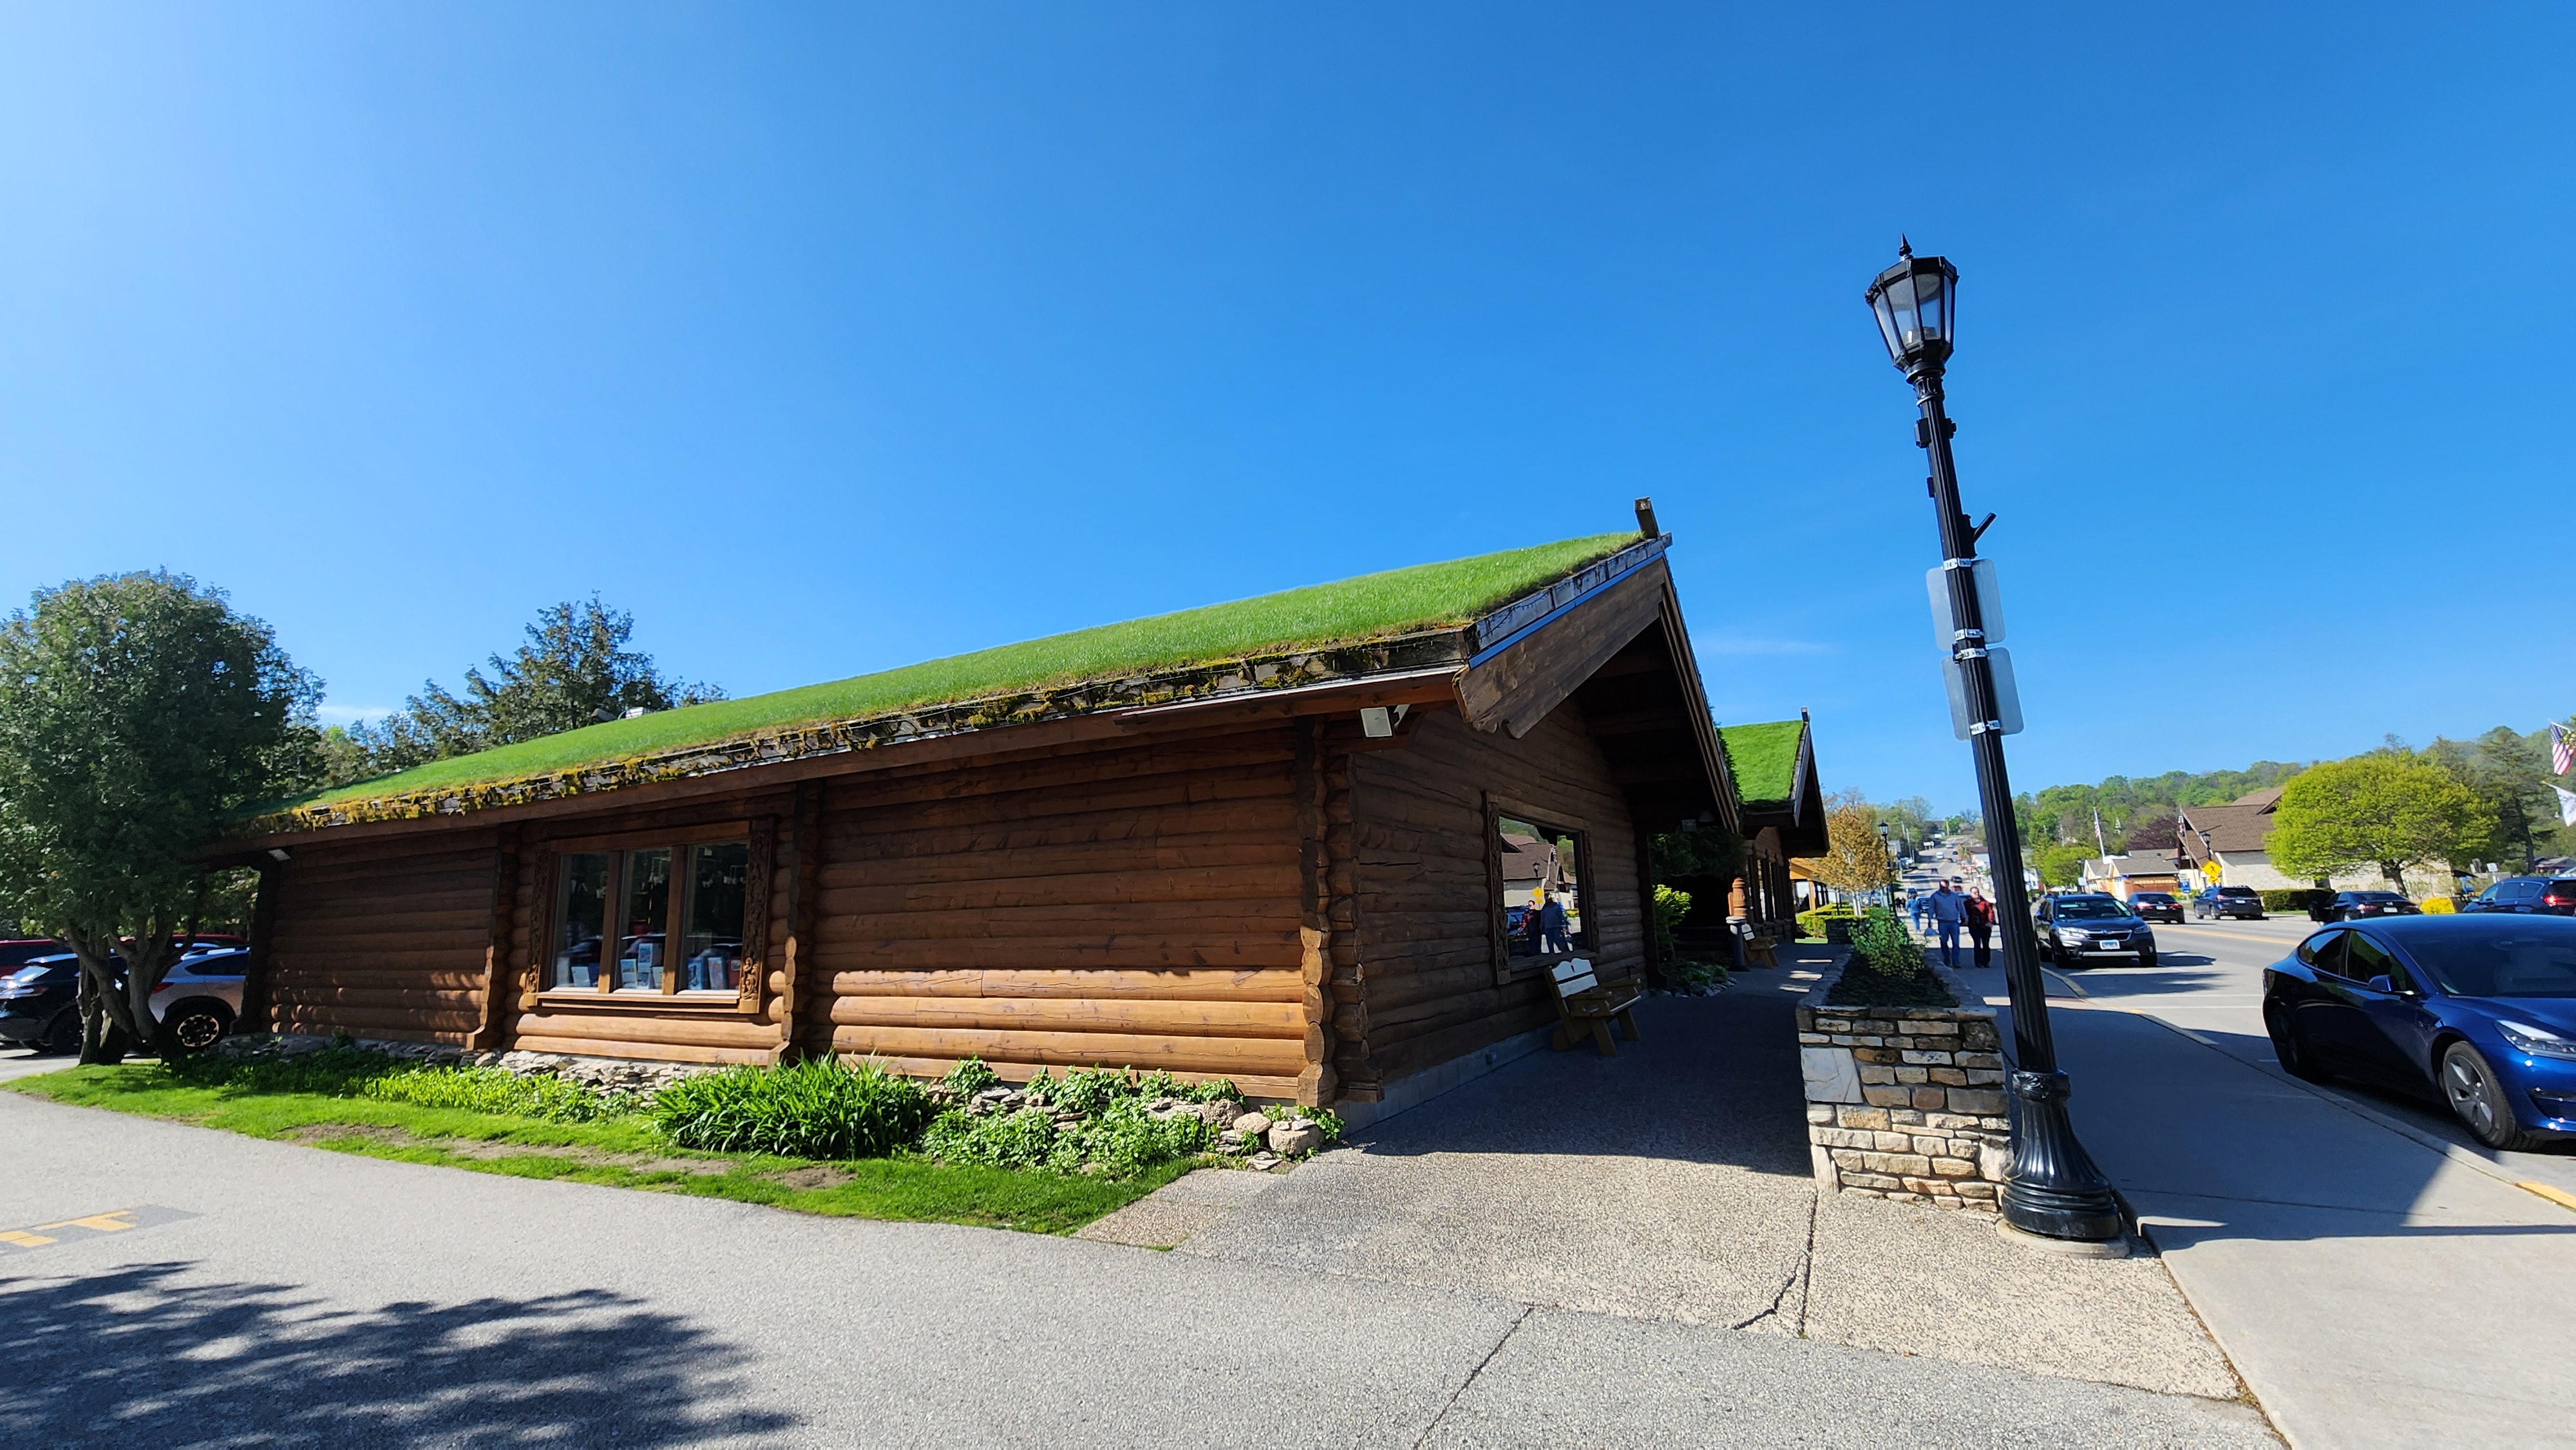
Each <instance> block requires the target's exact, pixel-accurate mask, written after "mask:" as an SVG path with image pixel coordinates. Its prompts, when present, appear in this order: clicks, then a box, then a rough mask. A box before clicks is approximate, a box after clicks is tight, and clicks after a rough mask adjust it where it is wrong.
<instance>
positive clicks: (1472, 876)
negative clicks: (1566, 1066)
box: [1333, 705, 1645, 1095]
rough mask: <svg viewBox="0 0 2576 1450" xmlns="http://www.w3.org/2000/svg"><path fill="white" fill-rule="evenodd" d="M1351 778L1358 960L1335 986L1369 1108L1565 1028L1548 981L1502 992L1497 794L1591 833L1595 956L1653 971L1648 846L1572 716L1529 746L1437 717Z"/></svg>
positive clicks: (1342, 1068) (1563, 715)
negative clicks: (1488, 805)
mask: <svg viewBox="0 0 2576 1450" xmlns="http://www.w3.org/2000/svg"><path fill="white" fill-rule="evenodd" d="M1351 767H1352V787H1351V807H1350V810H1351V815H1352V823H1351V824H1352V851H1353V856H1354V867H1355V870H1356V874H1357V886H1358V891H1357V895H1356V902H1355V910H1354V912H1353V915H1354V917H1355V920H1356V925H1357V928H1358V938H1359V940H1358V960H1357V962H1356V963H1355V964H1354V963H1340V964H1337V966H1336V970H1335V972H1334V979H1333V997H1334V1037H1335V1049H1334V1050H1335V1067H1336V1069H1337V1070H1338V1071H1339V1073H1340V1075H1341V1078H1342V1080H1343V1082H1344V1084H1345V1086H1346V1088H1348V1089H1351V1090H1355V1091H1357V1092H1359V1093H1361V1094H1363V1095H1365V1094H1366V1092H1367V1091H1368V1090H1369V1089H1370V1088H1371V1087H1373V1086H1375V1087H1379V1088H1382V1087H1383V1085H1384V1084H1386V1083H1391V1082H1394V1081H1396V1080H1397V1079H1399V1078H1402V1077H1406V1076H1408V1075H1410V1074H1413V1073H1417V1072H1420V1071H1422V1070H1424V1069H1426V1068H1431V1067H1436V1066H1438V1065H1440V1064H1441V1063H1444V1062H1447V1061H1450V1060H1451V1059H1453V1058H1458V1057H1462V1056H1465V1055H1466V1054H1468V1053H1471V1052H1474V1051H1475V1050H1477V1049H1478V1048H1481V1047H1485V1046H1488V1045H1490V1044H1492V1043H1495V1042H1498V1041H1500V1040H1502V1039H1503V1038H1506V1037H1509V1036H1512V1035H1513V1034H1515V1033H1519V1032H1525V1031H1527V1030H1529V1029H1530V1028H1533V1027H1537V1026H1540V1025H1542V1024H1544V1023H1546V1022H1548V1021H1550V1020H1552V1018H1553V1015H1554V1008H1553V1004H1551V1003H1550V1002H1549V1001H1548V999H1547V995H1546V994H1547V991H1548V986H1547V983H1546V981H1545V979H1544V976H1543V974H1534V975H1533V976H1532V977H1530V978H1527V979H1523V980H1520V981H1515V982H1513V983H1511V984H1509V985H1508V986H1502V987H1497V986H1496V985H1495V984H1494V966H1493V947H1492V942H1491V937H1490V929H1489V922H1490V920H1491V918H1490V915H1489V912H1490V907H1489V905H1488V903H1487V901H1486V891H1487V885H1486V875H1485V843H1484V834H1485V818H1484V797H1485V794H1486V793H1487V792H1491V793H1493V794H1495V795H1498V796H1501V797H1503V798H1504V799H1506V800H1511V801H1516V802H1518V803H1520V804H1522V805H1524V806H1527V807H1528V808H1530V809H1531V810H1533V811H1537V812H1540V813H1542V814H1545V813H1548V812H1553V813H1555V817H1556V820H1557V822H1558V823H1560V824H1579V825H1581V826H1583V827H1585V828H1586V829H1587V830H1588V831H1589V832H1590V847H1591V861H1590V866H1591V878H1590V879H1589V880H1587V881H1586V882H1585V883H1584V885H1585V888H1586V897H1587V900H1586V903H1585V913H1586V915H1587V916H1589V917H1591V918H1592V921H1591V926H1592V929H1593V931H1594V932H1595V933H1596V935H1595V941H1596V943H1597V945H1596V947H1595V951H1594V956H1595V957H1596V959H1598V960H1599V961H1600V962H1601V963H1602V964H1603V966H1604V967H1605V968H1607V969H1609V970H1612V971H1628V972H1639V971H1642V970H1643V969H1644V965H1645V918H1644V917H1643V915H1642V914H1641V913H1640V912H1639V910H1638V900H1637V850H1636V841H1635V831H1634V828H1633V827H1632V826H1631V824H1630V821H1629V816H1628V809H1627V804H1626V802H1625V800H1624V799H1623V798H1622V797H1621V795H1620V794H1619V789H1618V787H1617V785H1616V784H1615V783H1614V782H1613V780H1612V779H1611V775H1610V767H1609V764H1608V762H1607V761H1605V760H1604V759H1603V758H1602V755H1601V751H1600V749H1599V748H1598V747H1597V746H1596V745H1594V743H1593V741H1592V738H1591V737H1590V736H1589V735H1587V734H1586V733H1585V732H1584V730H1583V725H1582V718H1581V713H1580V711H1579V710H1577V709H1576V708H1575V707H1574V706H1572V705H1566V706H1562V707H1560V708H1558V709H1557V710H1556V711H1555V712H1554V713H1552V714H1550V715H1549V716H1548V717H1547V719H1545V720H1543V721H1541V722H1540V723H1539V724H1538V725H1537V726H1536V727H1535V728H1533V729H1532V730H1531V731H1530V733H1529V734H1528V735H1527V736H1525V737H1523V738H1521V739H1519V740H1514V739H1513V738H1512V737H1511V735H1510V734H1509V733H1508V732H1506V731H1495V732H1493V733H1492V734H1486V733H1484V732H1481V731H1478V730H1476V729H1475V728H1474V727H1473V726H1471V725H1469V724H1467V722H1466V721H1465V720H1464V719H1463V718H1461V717H1460V716H1459V715H1457V714H1455V713H1452V712H1449V711H1435V712H1431V713H1429V714H1426V715H1424V716H1422V717H1421V718H1419V719H1418V720H1417V721H1415V722H1414V724H1413V726H1412V729H1411V733H1410V738H1409V740H1408V741H1407V743H1406V745H1405V747H1404V748H1403V749H1401V750H1384V751H1372V752H1366V753H1361V754H1357V755H1354V756H1353V757H1352V761H1351Z"/></svg>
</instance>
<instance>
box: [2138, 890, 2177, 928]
mask: <svg viewBox="0 0 2576 1450" xmlns="http://www.w3.org/2000/svg"><path fill="white" fill-rule="evenodd" d="M2129 910H2131V911H2133V912H2135V913H2137V916H2138V920H2140V921H2180V920H2182V901H2181V899H2180V898H2178V897H2176V896H2175V895H2174V894H2173V893H2172V892H2170V891H2139V892H2133V893H2131V894H2130V896H2129Z"/></svg>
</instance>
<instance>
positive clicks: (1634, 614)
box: [1458, 558, 1668, 740]
mask: <svg viewBox="0 0 2576 1450" xmlns="http://www.w3.org/2000/svg"><path fill="white" fill-rule="evenodd" d="M1667 579H1668V575H1667V573H1666V570H1665V568H1664V563H1663V561H1662V560H1661V559H1659V558H1658V559H1650V560H1648V561H1647V562H1646V563H1645V564H1644V565H1642V566H1640V567H1639V568H1637V569H1635V570H1632V571H1630V572H1629V573H1627V574H1625V575H1623V576H1621V577H1620V578H1619V579H1618V581H1617V582H1615V583H1612V584H1610V585H1608V586H1607V587H1605V588H1602V589H1600V590H1597V591H1595V592H1594V593H1592V594H1589V595H1586V596H1584V598H1583V599H1582V600H1581V601H1580V602H1578V603H1577V604H1574V605H1570V606H1567V607H1564V608H1560V609H1558V610H1556V611H1554V612H1553V613H1551V614H1549V615H1548V616H1547V617H1546V619H1544V620H1543V621H1541V622H1540V623H1538V624H1535V625H1532V626H1530V627H1528V628H1525V629H1523V630H1521V631H1519V632H1518V633H1516V634H1514V635H1513V636H1512V637H1511V642H1510V643H1508V644H1505V645H1502V646H1499V647H1497V648H1495V649H1492V650H1488V651H1486V652H1484V653H1481V654H1478V655H1476V656H1475V657H1473V658H1472V659H1471V660H1470V661H1469V663H1468V666H1467V669H1466V672H1465V673H1464V674H1462V675H1460V676H1459V677H1458V703H1459V706H1460V708H1461V709H1463V710H1464V711H1465V712H1466V715H1467V719H1468V721H1469V723H1471V724H1473V725H1474V726H1475V727H1476V728H1477V729H1479V730H1485V731H1493V730H1508V731H1509V732H1510V733H1511V735H1512V738H1513V739H1515V740H1517V739H1519V738H1520V737H1522V736H1524V735H1527V734H1528V733H1529V732H1530V731H1531V730H1533V729H1535V728H1536V727H1537V725H1538V722H1539V721H1541V720H1544V719H1546V718H1547V717H1548V715H1549V713H1550V712H1552V711H1554V710H1555V709H1556V707H1557V706H1559V705H1561V704H1563V703H1565V700H1566V697H1567V696H1569V695H1572V694H1573V693H1574V692H1575V691H1576V690H1578V689H1581V688H1582V687H1583V683H1584V681H1586V680H1589V679H1591V678H1592V676H1593V673H1594V672H1595V671H1597V670H1599V669H1600V668H1601V667H1602V666H1603V665H1606V664H1608V663H1609V662H1610V660H1611V657H1612V656H1614V655H1616V654H1618V653H1619V652H1620V651H1621V650H1623V649H1626V648H1627V647H1628V645H1629V643H1630V642H1631V641H1633V640H1635V639H1636V637H1637V636H1638V635H1640V634H1642V633H1644V632H1645V631H1646V629H1647V627H1648V626H1650V625H1652V624H1653V623H1654V622H1655V620H1656V617H1657V616H1658V614H1660V613H1661V611H1662V608H1663V596H1664V593H1665V589H1666V585H1667Z"/></svg>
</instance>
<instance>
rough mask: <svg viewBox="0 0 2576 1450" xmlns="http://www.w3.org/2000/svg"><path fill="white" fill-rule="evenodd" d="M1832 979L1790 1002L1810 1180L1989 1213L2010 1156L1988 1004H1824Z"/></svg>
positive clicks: (1997, 1041)
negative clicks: (1803, 1002)
mask: <svg viewBox="0 0 2576 1450" xmlns="http://www.w3.org/2000/svg"><path fill="white" fill-rule="evenodd" d="M1934 970H1935V971H1936V972H1938V971H1939V969H1938V968H1937V967H1936V968H1935V969H1934ZM1941 975H1942V977H1943V980H1944V981H1945V983H1946V984H1947V985H1948V986H1949V988H1950V990H1951V994H1952V995H1953V996H1956V997H1958V998H1959V999H1960V1000H1961V1001H1963V1002H1966V1001H1974V1000H1976V999H1975V998H1974V997H1972V996H1970V995H1969V994H1968V993H1967V991H1966V990H1965V989H1964V987H1963V986H1962V985H1961V984H1960V982H1959V981H1958V980H1957V979H1956V978H1955V977H1952V976H1950V975H1949V974H1947V973H1941ZM1840 976H1841V972H1840V971H1838V970H1837V971H1834V972H1831V973H1828V974H1827V979H1826V980H1825V981H1824V982H1822V983H1821V984H1819V985H1818V986H1817V987H1816V988H1815V989H1814V996H1813V998H1812V1002H1813V1004H1814V1005H1809V1006H1802V1007H1800V1008H1799V1009H1798V1057H1799V1066H1800V1072H1801V1075H1802V1076H1803V1077H1804V1078H1805V1080H1806V1089H1807V1141H1808V1142H1809V1144H1811V1145H1812V1147H1813V1153H1814V1159H1815V1167H1816V1183H1817V1186H1818V1187H1820V1188H1825V1189H1832V1190H1838V1191H1841V1192H1846V1193H1866V1194H1871V1195H1873V1196H1876V1197H1879V1198H1892V1199H1897V1200H1899V1201H1902V1202H1907V1203H1929V1204H1933V1205H1935V1206H1937V1207H1941V1208H1967V1209H1978V1210H1982V1211H1985V1212H1989V1213H1991V1212H1993V1211H1994V1208H1995V1190H1996V1186H1997V1185H1998V1184H2000V1183H2002V1182H2003V1179H2004V1170H2005V1169H2006V1168H2008V1167H2009V1166H2010V1165H2011V1163H2012V1146H2011V1144H2012V1136H2011V1124H2010V1121H2009V1120H2008V1119H2007V1118H2006V1116H2005V1107H2004V1060H2003V1055H2002V1039H2001V1038H2000V1037H1999V1036H1998V1035H1997V1033H1996V1029H1995V1014H1994V1011H1993V1009H1991V1008H1986V1007H1830V1006H1826V1005H1823V1004H1824V1001H1825V996H1826V994H1827V993H1828V992H1829V991H1831V990H1832V987H1833V981H1834V979H1836V978H1839V977H1840Z"/></svg>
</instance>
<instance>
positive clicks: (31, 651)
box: [0, 573, 321, 1061]
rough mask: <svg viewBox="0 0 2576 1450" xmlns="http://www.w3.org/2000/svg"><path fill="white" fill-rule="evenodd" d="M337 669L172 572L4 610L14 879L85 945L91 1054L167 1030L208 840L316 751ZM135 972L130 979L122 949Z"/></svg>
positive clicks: (42, 915) (203, 887) (4, 732)
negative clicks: (313, 666) (302, 661)
mask: <svg viewBox="0 0 2576 1450" xmlns="http://www.w3.org/2000/svg"><path fill="white" fill-rule="evenodd" d="M320 694H321V686H320V683H319V682H318V681H316V680H315V679H314V678H313V677H312V676H311V675H309V674H307V673H305V672H304V671H302V670H300V669H298V668H296V667H295V665H294V663H293V662H292V661H290V660H289V659H288V658H287V657H286V653H285V651H283V650H281V649H279V648H278V647H277V641H276V637H275V636H274V635H273V634H272V633H271V632H270V630H269V628H268V626H267V625H265V624H262V623H260V622H259V621H258V620H256V619H251V618H247V617H245V616H243V615H240V614H236V613H234V612H233V610H232V608H231V606H229V605H228V604H226V603H225V600H224V596H223V594H222V592H221V591H219V590H215V589H210V588H204V587H201V586H200V585H198V584H197V583H196V582H195V581H194V580H191V579H188V578H186V577H184V576H181V575H175V574H169V573H150V574H123V575H116V576H112V577H103V578H98V579H89V580H83V581H79V582H75V583H70V584H65V585H62V586H61V587H59V588H56V589H48V590H44V591H41V592H39V593H38V594H37V595H36V597H35V599H34V602H33V604H32V606H31V607H30V608H28V609H25V610H22V611H20V612H18V613H16V614H13V615H11V616H10V617H9V618H8V620H7V621H6V622H5V623H0V890H5V891H6V892H7V894H8V896H9V897H10V900H9V901H8V902H7V903H6V907H7V909H8V910H9V911H10V912H13V913H14V914H15V915H17V916H18V917H19V918H20V919H21V920H22V921H23V922H26V923H28V924H30V925H34V926H39V927H41V928H43V929H45V930H48V931H51V932H53V933H55V934H56V935H58V936H60V937H61V938H62V939H63V940H64V941H65V942H67V943H69V944H70V946H71V948H72V950H73V951H74V952H76V953H78V954H79V957H80V966H81V974H82V978H83V988H82V1004H83V1011H82V1015H83V1019H84V1023H83V1025H84V1032H83V1044H82V1060H83V1061H99V1060H102V1059H105V1058H107V1057H110V1056H112V1055H113V1054H112V1052H111V1051H110V1049H109V1046H108V1036H107V1029H108V1028H109V1027H111V1026H112V1027H114V1028H115V1029H116V1030H117V1031H118V1032H119V1033H121V1034H122V1035H123V1036H124V1038H125V1040H127V1041H129V1042H137V1043H140V1042H146V1041H149V1040H150V1039H151V1037H152V1032H151V1030H150V1029H151V1027H152V1015H151V1005H150V1004H151V998H152V991H153V989H154V988H155V987H158V986H159V985H160V984H161V977H162V974H163V973H164V972H165V971H167V970H168V968H169V966H170V963H171V962H172V961H174V960H175V959H176V958H177V955H178V949H177V947H176V946H175V945H174V944H173V942H172V936H173V934H174V933H176V932H179V931H181V930H182V929H184V928H185V927H186V926H187V925H188V923H189V922H190V921H191V920H192V919H194V918H195V917H196V915H197V914H198V913H199V912H201V911H203V910H204V908H205V905H206V902H207V899H208V897H209V895H210V894H211V895H214V896H216V897H217V898H218V899H219V900H220V898H221V895H222V890H223V888H222V886H221V884H220V883H210V882H209V880H208V877H207V873H206V871H205V869H204V868H203V867H202V866H201V865H199V864H198V863H197V862H195V861H193V860H191V859H190V856H191V853H192V852H194V851H196V850H197V849H198V848H199V847H202V846H204V845H205V844H207V843H208V842H209V841H211V840H213V839H214V838H215V837H216V836H217V834H218V833H219V832H220V830H221V828H222V826H223V824H224V822H225V820H226V819H227V817H229V816H230V815H231V814H232V813H234V812H235V811H237V810H239V809H240V808H241V807H243V806H245V805H248V804H250V803H252V802H254V801H258V800H261V799H263V798H266V797H267V796H269V795H271V794H273V793H275V792H276V791H278V790H279V789H280V788H281V787H282V786H284V787H291V786H292V785H293V784H295V783H298V781H299V777H300V776H301V774H302V773H303V772H304V771H305V770H306V769H307V768H308V767H309V764H310V760H311V755H312V749H313V740H314V738H315V737H314V732H313V730H312V727H311V724H310V720H311V716H312V711H313V704H314V701H315V700H316V699H317V698H318V697H319V696H320ZM120 957H121V958H122V966H123V974H122V980H120V979H119V975H118V967H119V959H120Z"/></svg>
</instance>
